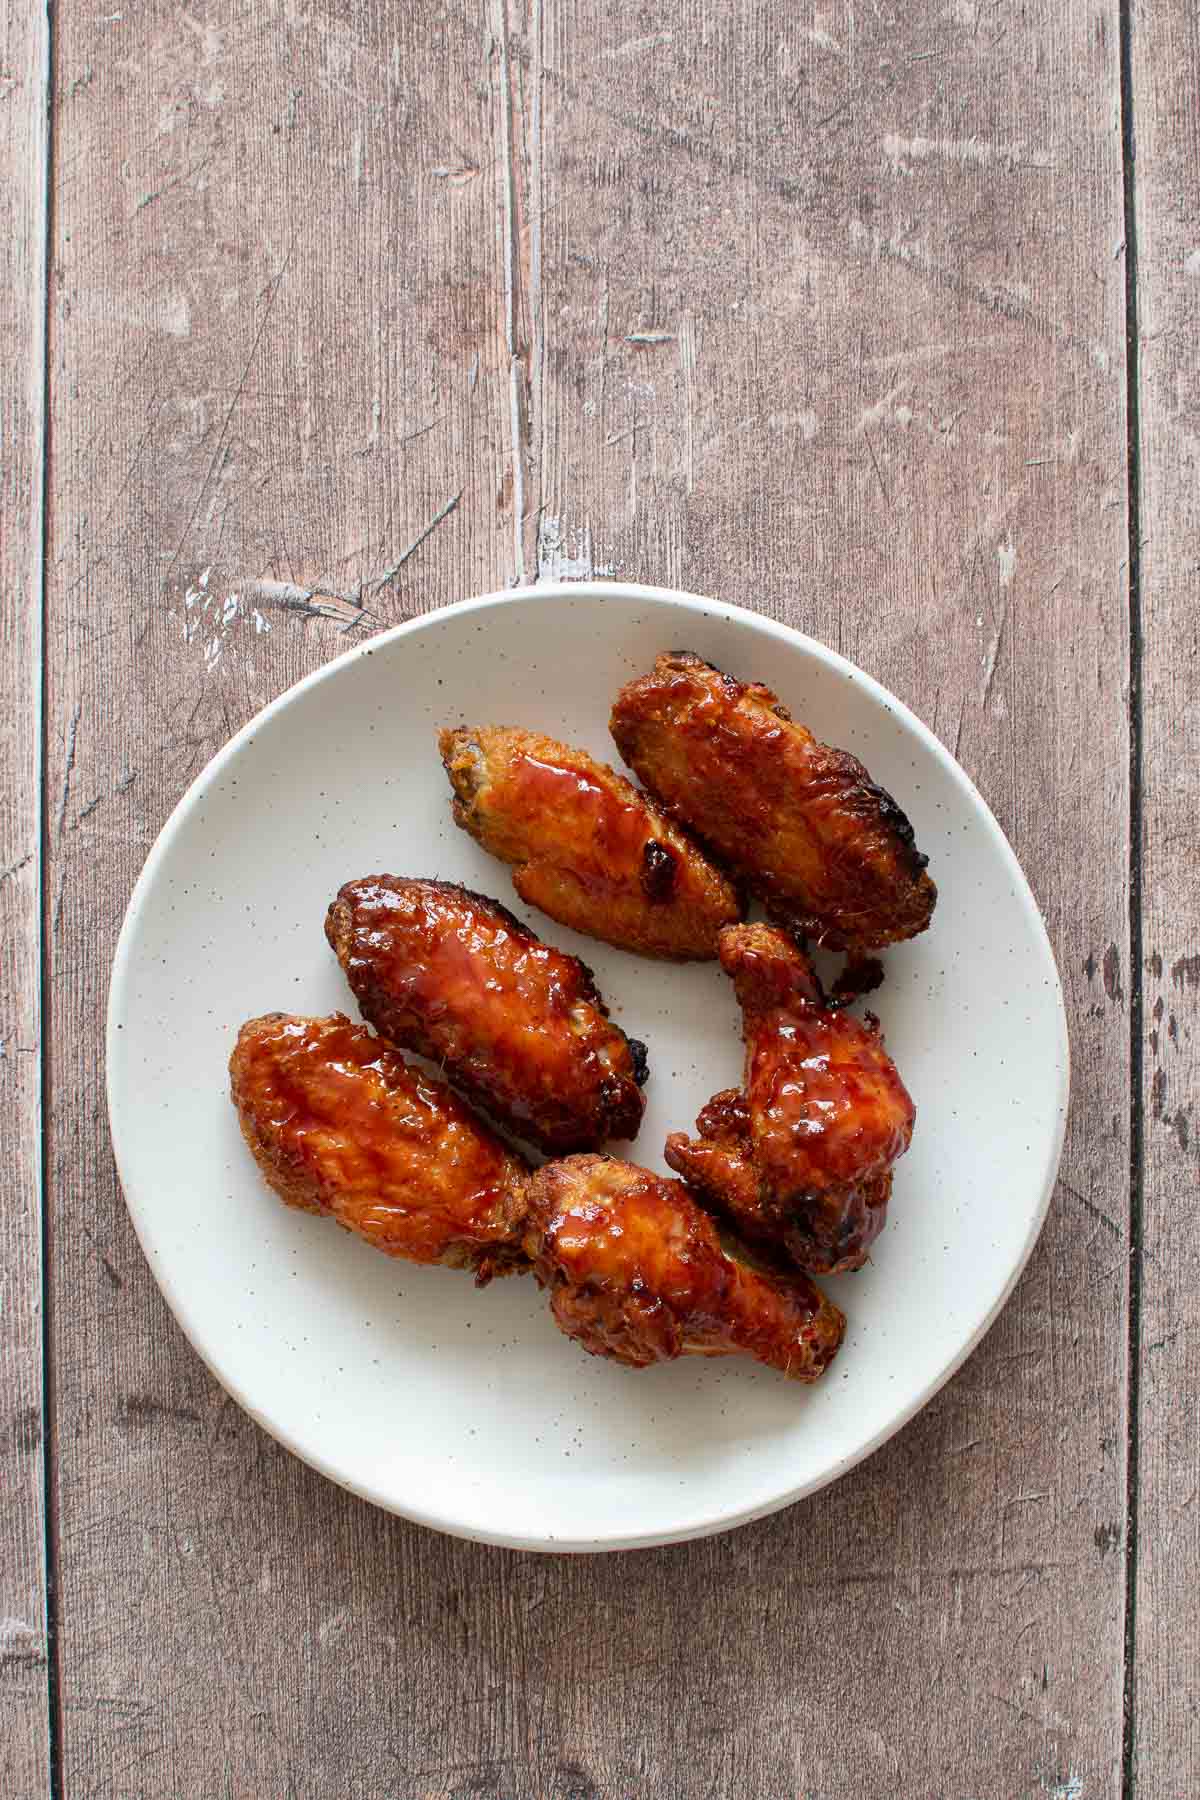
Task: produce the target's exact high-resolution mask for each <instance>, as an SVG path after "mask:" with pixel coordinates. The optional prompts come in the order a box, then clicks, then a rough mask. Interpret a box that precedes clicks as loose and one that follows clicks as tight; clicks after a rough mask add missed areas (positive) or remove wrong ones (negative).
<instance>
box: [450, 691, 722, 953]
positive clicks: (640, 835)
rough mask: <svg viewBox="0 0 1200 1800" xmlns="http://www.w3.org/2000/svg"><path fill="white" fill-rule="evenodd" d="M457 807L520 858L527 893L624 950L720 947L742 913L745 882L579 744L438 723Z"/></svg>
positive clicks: (518, 884) (493, 844)
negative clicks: (730, 876)
mask: <svg viewBox="0 0 1200 1800" xmlns="http://www.w3.org/2000/svg"><path fill="white" fill-rule="evenodd" d="M438 745H439V747H440V749H441V753H442V761H443V762H444V763H445V765H446V773H447V774H448V775H449V777H450V780H451V783H452V784H453V787H454V793H455V799H454V817H455V820H456V821H457V823H458V824H459V825H461V826H462V827H463V829H464V830H465V831H469V832H470V834H471V836H472V837H473V838H476V839H477V840H478V842H479V843H481V844H482V845H483V847H484V849H485V850H490V851H491V853H492V855H493V856H498V857H500V858H502V860H503V861H504V862H508V863H514V864H515V865H516V867H515V869H514V871H513V886H514V887H515V888H516V890H517V892H518V894H520V896H521V898H522V900H525V901H527V902H528V903H529V905H530V906H538V907H540V908H541V910H542V911H543V912H545V913H549V915H550V917H551V918H552V919H557V920H558V921H559V923H560V924H562V925H569V926H570V927H571V928H572V930H574V931H582V932H585V933H587V935H588V936H589V937H597V938H603V939H604V941H605V942H606V943H609V944H616V945H617V947H618V948H619V949H622V950H637V951H640V952H641V954H642V955H644V956H665V957H672V958H675V959H678V960H684V959H699V958H703V957H713V956H715V955H716V954H717V932H718V931H719V930H720V928H721V926H722V925H729V924H732V923H733V922H734V921H735V920H737V919H740V918H741V916H742V907H741V903H740V900H739V897H738V894H737V893H736V891H735V890H734V888H733V887H732V885H731V884H730V883H729V882H728V881H727V880H726V879H725V877H724V876H723V875H722V874H720V873H719V871H718V870H717V869H715V868H714V867H713V865H712V864H711V863H710V862H709V861H708V859H707V857H705V856H704V855H703V853H702V852H701V851H700V849H699V848H698V847H697V845H696V844H695V843H694V842H693V841H692V839H691V838H690V837H688V836H686V835H685V834H684V833H683V832H682V831H681V830H680V829H679V827H678V826H677V825H675V824H673V823H672V822H671V821H670V820H669V819H668V818H667V817H666V816H665V814H664V813H662V812H661V811H660V810H659V808H658V807H657V806H655V805H654V804H653V802H652V801H650V800H648V799H647V798H646V796H645V794H641V793H639V792H638V790H637V789H636V788H635V787H634V786H633V785H632V783H631V782H628V781H626V779H625V777H624V776H623V775H618V774H616V772H615V771H614V770H612V769H610V768H607V767H606V766H605V765H604V764H603V763H598V762H596V761H595V759H594V758H593V757H590V756H589V755H588V754H587V752H586V751H584V750H573V749H571V748H570V746H569V745H567V744H560V743H556V742H555V740H554V739H553V738H548V737H541V736H539V735H537V734H536V733H534V732H531V731H517V730H513V729H509V728H508V727H503V726H485V727H483V728H472V729H470V730H467V729H465V728H462V729H460V730H458V731H443V732H440V733H439V735H438Z"/></svg>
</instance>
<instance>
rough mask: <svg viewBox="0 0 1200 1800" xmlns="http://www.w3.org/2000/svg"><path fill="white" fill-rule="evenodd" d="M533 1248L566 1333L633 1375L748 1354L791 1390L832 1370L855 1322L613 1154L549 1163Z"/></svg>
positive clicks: (531, 1222)
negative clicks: (689, 1359) (691, 1360)
mask: <svg viewBox="0 0 1200 1800" xmlns="http://www.w3.org/2000/svg"><path fill="white" fill-rule="evenodd" d="M525 1248H526V1251H527V1253H528V1255H529V1257H530V1260H531V1261H532V1263H533V1270H534V1274H535V1275H536V1276H537V1278H538V1280H539V1281H540V1282H541V1283H542V1284H543V1286H545V1287H547V1288H549V1290H550V1308H551V1311H552V1312H553V1314H554V1318H555V1321H556V1323H557V1324H558V1326H559V1327H560V1329H561V1330H562V1331H565V1332H566V1334H567V1336H568V1337H571V1338H575V1339H576V1340H577V1341H578V1342H579V1343H580V1344H582V1345H583V1347H584V1349H585V1350H589V1351H590V1352H591V1353H592V1355H594V1356H606V1357H609V1358H610V1359H612V1360H613V1361H615V1362H620V1363H625V1364H626V1365H627V1366H629V1367H630V1368H635V1369H641V1368H645V1367H647V1366H648V1365H649V1364H650V1363H655V1362H669V1361H671V1360H673V1359H674V1358H675V1357H677V1356H688V1355H691V1356H732V1355H736V1354H738V1353H744V1354H746V1355H748V1356H753V1357H755V1358H756V1359H757V1361H759V1362H761V1363H766V1364H767V1365H768V1367H770V1368H772V1369H778V1370H779V1372H780V1373H781V1374H783V1375H787V1376H789V1377H790V1378H791V1380H793V1381H815V1380H816V1379H817V1378H818V1376H820V1375H821V1374H823V1373H824V1371H825V1370H826V1369H827V1368H828V1367H829V1364H830V1363H831V1362H832V1360H833V1358H834V1356H835V1355H836V1353H837V1350H838V1346H839V1345H840V1343H841V1341H842V1334H843V1332H844V1331H845V1325H846V1322H845V1319H844V1318H843V1316H842V1314H841V1313H840V1312H839V1311H838V1309H837V1307H836V1306H834V1305H833V1304H832V1302H831V1301H829V1300H828V1299H826V1297H825V1296H824V1295H823V1294H822V1293H820V1291H819V1290H818V1289H817V1288H816V1287H814V1286H813V1284H812V1282H811V1281H809V1280H808V1279H807V1278H806V1277H804V1276H802V1275H794V1274H792V1275H781V1274H775V1273H772V1272H771V1271H769V1270H767V1269H765V1268H763V1267H761V1266H757V1265H756V1264H754V1263H752V1262H751V1260H750V1259H749V1258H748V1257H747V1256H746V1254H745V1252H735V1251H732V1250H730V1249H729V1248H725V1247H723V1246H722V1242H721V1239H720V1237H719V1236H718V1233H717V1229H716V1227H715V1225H714V1224H713V1221H712V1220H711V1219H710V1218H709V1217H708V1215H707V1214H706V1213H705V1212H703V1211H702V1210H701V1208H700V1207H698V1206H697V1205H696V1203H695V1201H694V1200H693V1199H692V1197H691V1195H690V1194H689V1193H688V1191H687V1189H686V1188H684V1187H681V1186H680V1184H679V1182H677V1181H669V1180H665V1179H664V1178H663V1177H662V1176H661V1175H652V1174H651V1173H650V1171H649V1170H647V1169H639V1168H637V1167H635V1165H634V1164H632V1163H626V1162H618V1161H616V1160H615V1159H614V1158H612V1157H608V1156H571V1157H568V1158H567V1159H566V1160H565V1161H563V1162H554V1163H547V1164H546V1165H545V1167H544V1168H542V1169H539V1170H538V1172H537V1173H536V1174H535V1175H534V1177H533V1180H532V1183H531V1185H530V1189H529V1217H528V1220H527V1223H526V1227H525Z"/></svg>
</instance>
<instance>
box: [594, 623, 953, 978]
mask: <svg viewBox="0 0 1200 1800" xmlns="http://www.w3.org/2000/svg"><path fill="white" fill-rule="evenodd" d="M611 723H612V733H613V736H614V738H615V739H616V742H617V747H618V749H619V750H620V752H621V755H622V756H623V757H624V758H625V761H626V762H627V763H628V764H629V765H630V767H631V768H632V769H633V770H634V771H635V772H636V773H637V775H638V776H639V778H640V779H641V780H642V782H643V783H644V784H645V786H646V787H647V788H649V790H650V792H651V793H652V794H654V795H655V796H656V797H657V798H658V799H659V800H661V801H662V803H663V805H664V806H666V807H667V808H668V809H669V810H670V811H671V812H672V813H673V814H674V815H675V817H676V818H678V819H680V820H681V821H682V822H683V824H685V825H688V826H690V827H691V828H692V830H693V831H695V832H696V833H697V834H698V835H699V837H700V838H701V840H702V842H703V843H704V844H706V845H707V846H708V848H709V849H710V850H712V852H713V854H714V855H715V856H716V857H717V858H718V859H719V860H720V861H721V862H722V863H724V864H725V865H726V866H727V867H728V868H729V869H731V870H732V871H733V873H734V874H735V875H737V876H738V877H739V878H740V879H742V880H744V881H745V882H746V883H747V885H748V886H749V887H750V888H751V889H752V890H753V892H754V893H755V894H757V895H758V896H759V898H760V899H761V900H762V901H763V903H764V905H765V906H766V908H767V911H768V912H769V913H770V915H771V917H772V918H773V919H775V920H777V921H778V923H779V924H781V925H785V926H787V927H788V928H789V929H790V930H793V931H795V932H798V933H799V934H801V935H802V936H805V937H811V938H813V939H814V940H815V941H816V942H818V943H821V944H825V945H827V946H828V947H829V948H830V949H833V950H849V951H851V952H854V953H861V952H863V951H866V950H870V949H874V948H878V947H880V946H881V945H884V944H891V943H895V942H897V941H898V940H899V939H901V938H909V937H914V936H915V935H916V934H917V932H919V931H924V930H925V927H926V926H927V925H928V924H929V919H930V915H931V914H932V912H933V907H934V902H935V901H936V899H937V889H936V888H935V887H934V885H933V882H932V881H931V880H930V878H929V876H928V875H927V874H926V873H925V862H926V858H925V857H923V856H921V855H920V854H919V853H918V851H917V849H916V846H915V844H914V842H913V830H912V826H911V825H910V824H909V822H908V820H907V819H906V818H905V816H904V814H903V813H902V812H901V810H900V808H899V807H898V806H897V805H896V802H895V801H894V800H893V799H892V797H891V795H890V794H887V793H885V792H884V790H883V789H882V788H881V787H877V786H876V785H875V783H874V782H873V781H872V780H871V778H870V776H869V775H868V774H867V771H866V770H865V769H864V768H863V766H862V764H861V763H860V762H859V761H857V759H856V758H855V757H853V756H851V755H850V754H849V753H848V752H847V751H845V750H834V749H831V748H830V747H829V746H828V745H827V744H821V743H818V741H817V739H816V738H814V737H813V736H812V734H811V732H808V731H806V730H805V729H804V727H803V725H798V724H796V723H795V722H794V721H793V720H792V718H791V716H790V714H789V713H788V712H787V711H786V710H785V709H784V707H782V706H781V705H780V703H779V701H778V699H777V698H776V696H775V695H774V694H773V693H772V692H771V690H770V688H767V687H764V686H762V685H761V683H751V684H749V685H747V684H746V683H744V682H741V681H735V680H734V679H733V677H732V676H729V675H723V674H722V673H721V671H720V670H719V669H714V668H712V667H711V666H710V665H709V664H708V663H706V662H702V661H701V659H700V658H699V657H698V656H693V655H691V654H690V653H689V652H687V651H672V652H669V653H667V654H665V655H662V656H660V657H659V658H658V660H657V662H656V663H655V665H654V672H653V673H652V674H650V675H643V676H641V677H640V678H639V679H638V680H636V681H631V682H628V683H627V684H626V686H625V687H623V688H622V689H621V692H620V694H619V695H618V696H617V702H616V705H615V706H614V708H613V713H612V721H611Z"/></svg>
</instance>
